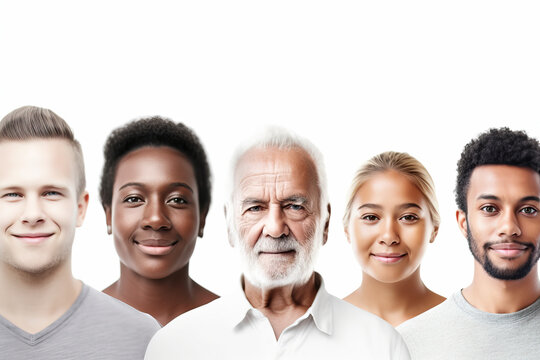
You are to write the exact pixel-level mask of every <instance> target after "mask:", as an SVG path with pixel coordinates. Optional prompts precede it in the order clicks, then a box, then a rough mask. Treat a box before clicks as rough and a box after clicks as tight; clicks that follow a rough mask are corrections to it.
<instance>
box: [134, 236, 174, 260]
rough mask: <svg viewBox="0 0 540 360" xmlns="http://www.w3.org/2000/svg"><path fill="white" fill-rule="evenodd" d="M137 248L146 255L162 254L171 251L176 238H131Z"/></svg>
mask: <svg viewBox="0 0 540 360" xmlns="http://www.w3.org/2000/svg"><path fill="white" fill-rule="evenodd" d="M133 243H134V244H135V246H137V248H138V249H139V250H141V251H142V252H143V253H145V254H147V255H152V256H163V255H167V254H169V253H171V252H172V251H173V249H174V246H175V245H176V244H177V243H178V240H168V239H141V240H133Z"/></svg>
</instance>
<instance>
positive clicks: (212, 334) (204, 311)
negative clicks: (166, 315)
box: [145, 298, 234, 359]
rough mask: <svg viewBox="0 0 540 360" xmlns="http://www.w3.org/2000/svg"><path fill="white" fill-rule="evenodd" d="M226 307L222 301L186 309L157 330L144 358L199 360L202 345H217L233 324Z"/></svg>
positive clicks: (228, 307) (217, 300) (202, 351)
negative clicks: (187, 359)
mask: <svg viewBox="0 0 540 360" xmlns="http://www.w3.org/2000/svg"><path fill="white" fill-rule="evenodd" d="M230 311H231V308H230V306H227V304H226V302H225V301H224V300H223V299H222V298H218V299H216V300H214V301H212V302H210V303H208V304H206V305H203V306H200V307H198V308H196V309H193V310H190V311H188V312H186V313H183V314H182V315H180V316H178V317H176V318H175V319H174V320H172V321H171V322H169V323H168V324H167V325H165V326H164V327H163V328H162V329H161V330H159V331H158V332H157V333H156V334H155V335H154V337H153V338H152V340H151V341H150V343H149V344H148V348H147V350H146V356H145V359H165V358H167V359H168V358H176V357H183V358H193V359H196V358H201V354H202V353H204V352H205V351H210V350H209V349H206V350H201V348H200V347H201V346H202V344H204V343H206V344H212V345H213V346H214V347H215V348H219V346H217V343H219V341H221V340H223V339H225V338H228V335H227V334H228V333H229V332H230V331H232V328H233V327H234V323H233V322H232V320H231V317H230V314H229V313H230ZM225 348H226V347H225Z"/></svg>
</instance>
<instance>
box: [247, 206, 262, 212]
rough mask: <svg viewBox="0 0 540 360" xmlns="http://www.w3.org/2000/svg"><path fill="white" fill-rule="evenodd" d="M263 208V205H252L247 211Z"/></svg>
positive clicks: (256, 210)
mask: <svg viewBox="0 0 540 360" xmlns="http://www.w3.org/2000/svg"><path fill="white" fill-rule="evenodd" d="M261 210H262V206H260V205H254V206H250V207H248V208H247V209H246V211H247V212H259V211H261Z"/></svg>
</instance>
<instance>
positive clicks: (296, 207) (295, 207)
mask: <svg viewBox="0 0 540 360" xmlns="http://www.w3.org/2000/svg"><path fill="white" fill-rule="evenodd" d="M286 208H288V209H291V210H295V211H302V210H304V207H303V206H302V205H299V204H289V205H287V206H286Z"/></svg>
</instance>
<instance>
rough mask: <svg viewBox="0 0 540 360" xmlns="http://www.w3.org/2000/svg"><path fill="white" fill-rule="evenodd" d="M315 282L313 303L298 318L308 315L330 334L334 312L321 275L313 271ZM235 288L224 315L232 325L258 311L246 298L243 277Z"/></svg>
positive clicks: (321, 329) (322, 329) (300, 319)
mask: <svg viewBox="0 0 540 360" xmlns="http://www.w3.org/2000/svg"><path fill="white" fill-rule="evenodd" d="M315 277H316V283H319V284H320V285H319V290H317V294H316V295H315V299H314V300H313V303H312V304H311V306H310V307H309V309H308V310H307V311H306V313H305V314H304V315H303V316H301V317H300V318H299V319H298V320H299V321H302V320H303V319H304V320H305V319H307V318H308V317H310V316H311V317H312V318H313V322H314V323H315V326H316V327H317V328H318V329H319V330H320V331H322V332H324V333H325V334H328V335H332V332H333V330H334V313H333V307H332V302H331V295H330V294H329V293H328V292H327V291H326V288H325V287H324V280H323V278H322V276H321V275H320V274H318V273H315ZM235 290H236V291H234V292H233V293H232V294H231V295H230V296H229V302H230V305H229V306H228V307H227V308H228V309H229V313H228V314H227V315H226V316H229V317H230V319H231V324H233V326H234V327H236V326H238V325H240V324H242V323H243V322H244V320H245V319H246V317H247V316H248V315H249V313H250V312H252V311H258V310H257V309H255V308H254V307H253V306H252V305H251V304H250V303H249V301H248V300H247V298H246V295H245V293H244V289H243V278H240V281H239V282H238V283H237V284H236V286H235Z"/></svg>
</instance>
